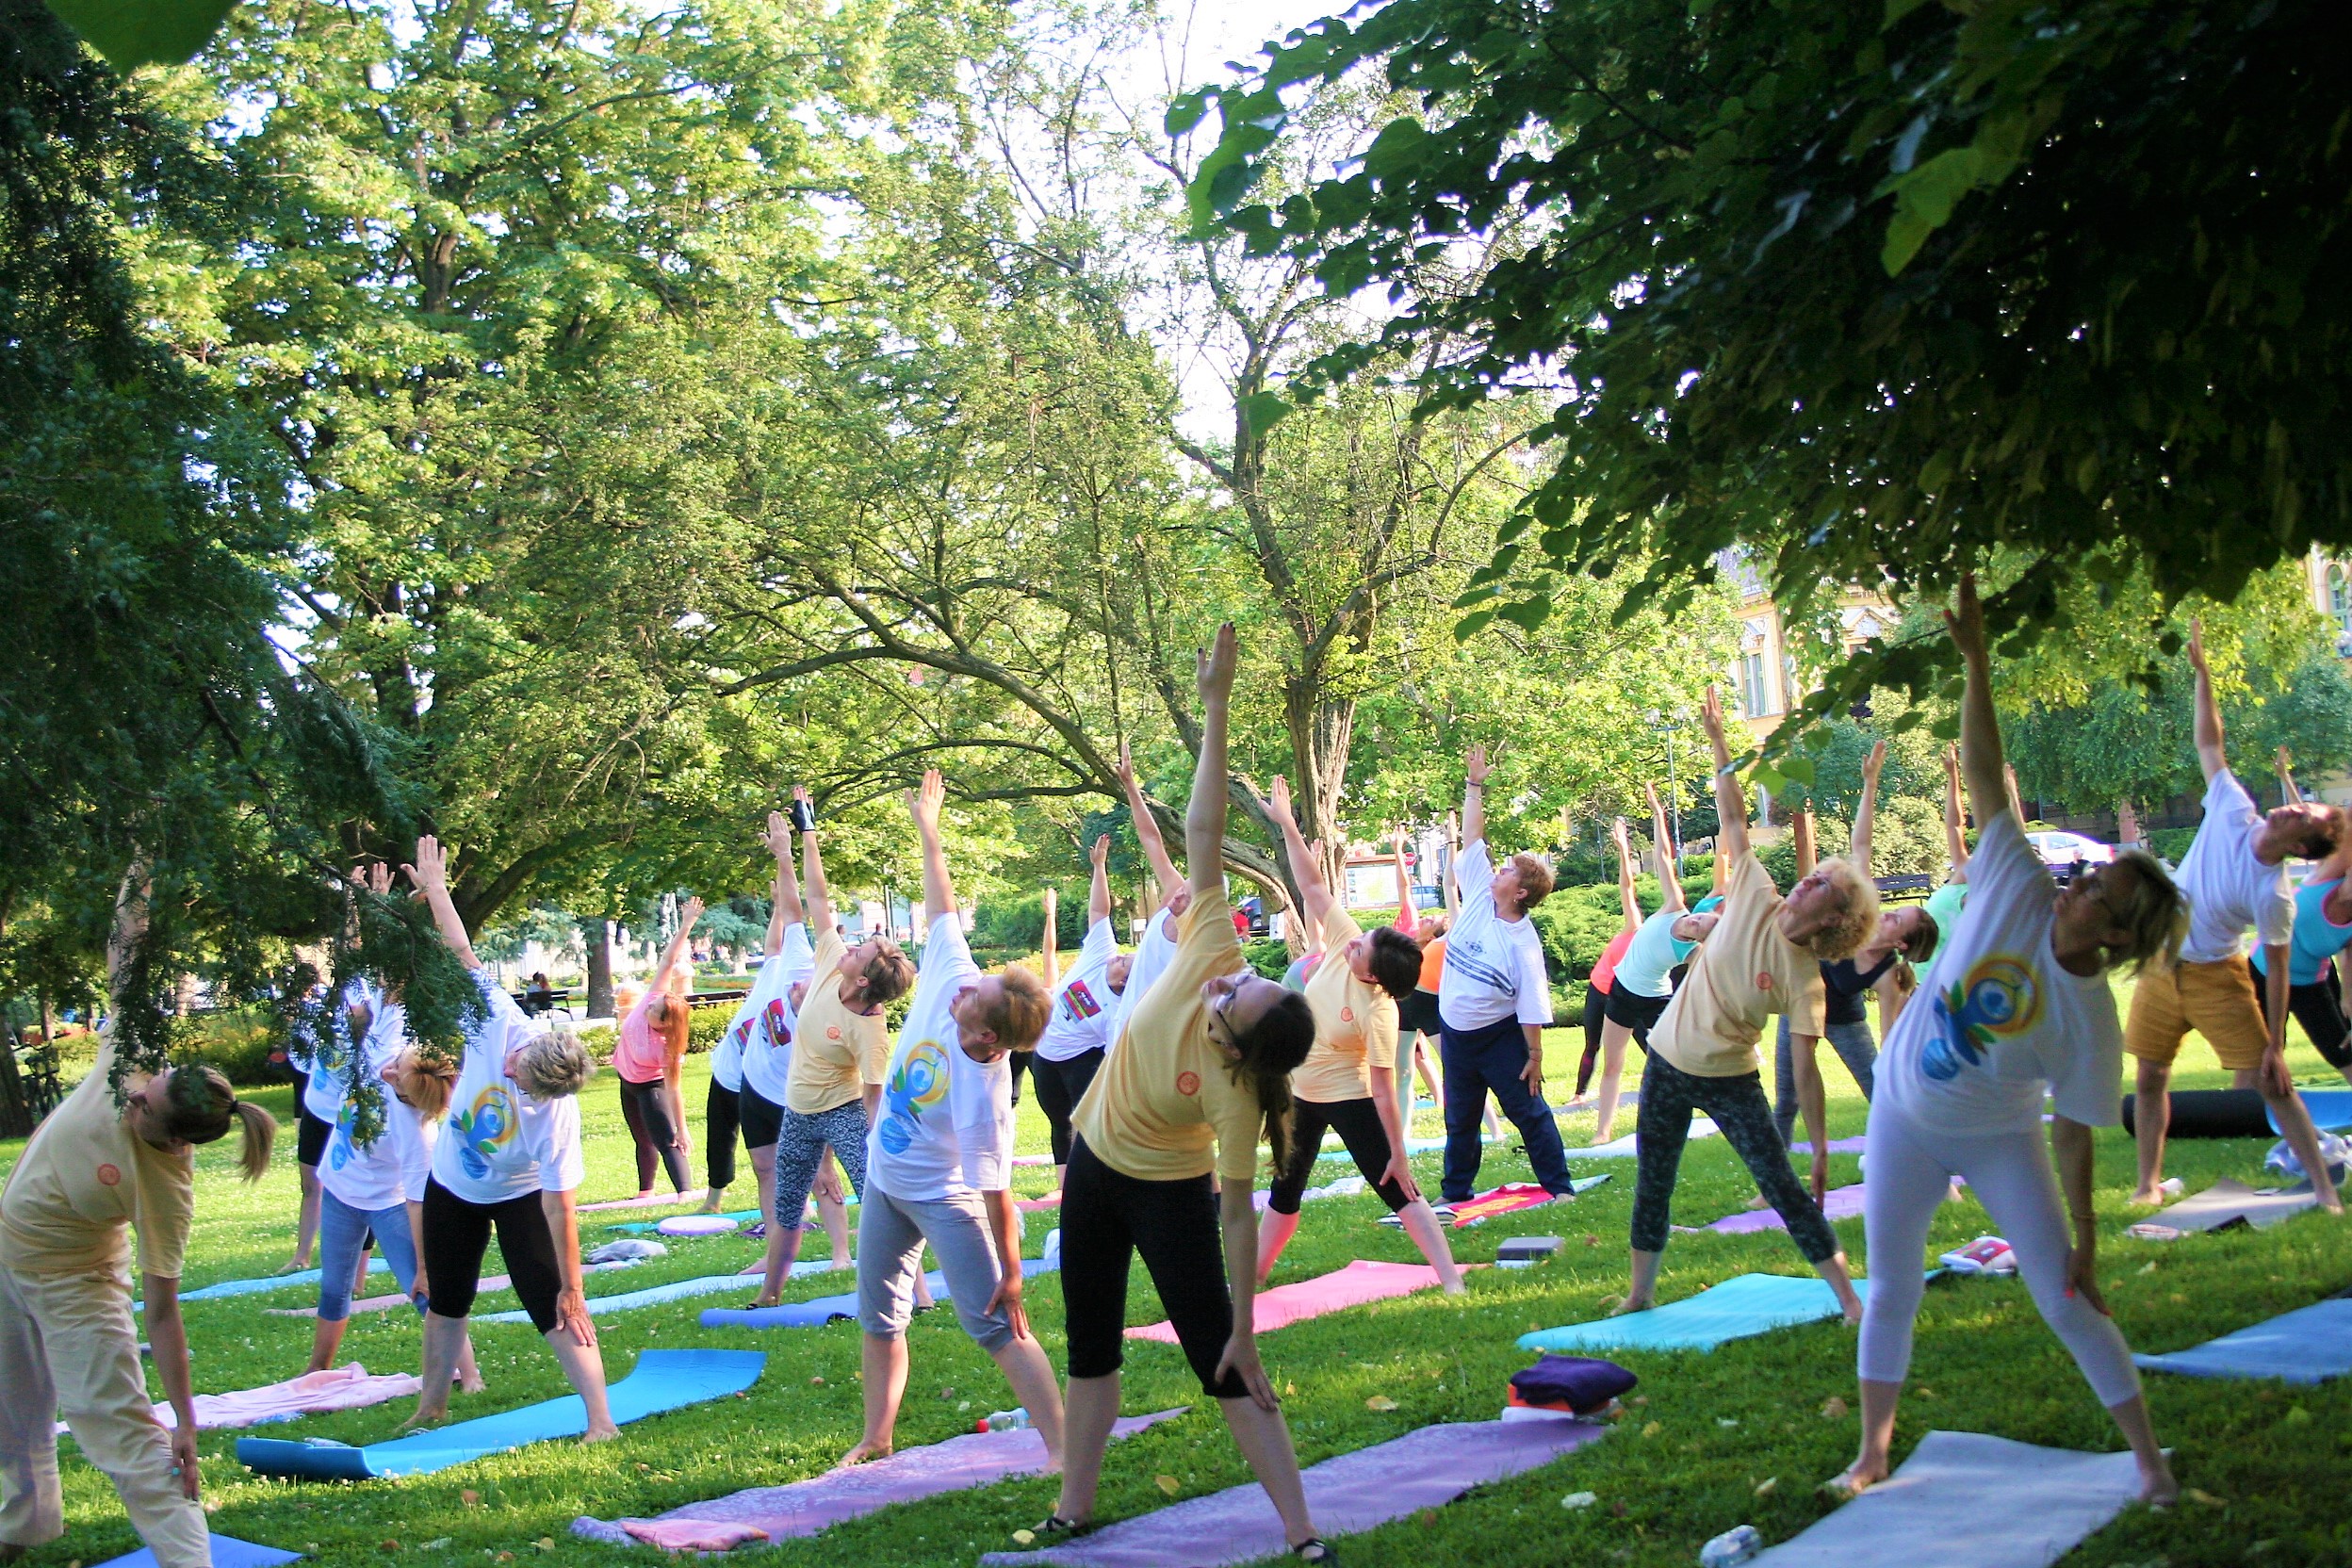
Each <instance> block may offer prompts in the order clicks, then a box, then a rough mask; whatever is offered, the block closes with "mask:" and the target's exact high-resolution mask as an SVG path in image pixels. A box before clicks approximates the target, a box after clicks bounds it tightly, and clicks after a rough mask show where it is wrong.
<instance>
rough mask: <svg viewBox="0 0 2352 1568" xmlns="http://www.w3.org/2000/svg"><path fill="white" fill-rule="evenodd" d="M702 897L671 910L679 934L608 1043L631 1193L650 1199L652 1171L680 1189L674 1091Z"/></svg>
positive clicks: (682, 1176)
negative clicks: (628, 1149) (632, 1159)
mask: <svg viewBox="0 0 2352 1568" xmlns="http://www.w3.org/2000/svg"><path fill="white" fill-rule="evenodd" d="M701 918H702V900H700V899H698V898H690V899H688V900H687V901H686V902H685V904H684V905H682V906H681V907H679V909H678V931H677V933H676V934H675V935H673V936H672V937H671V938H670V945H669V946H668V947H667V948H666V949H664V950H663V952H662V961H661V962H660V963H659V964H657V965H655V966H654V971H653V977H652V978H651V979H650V980H648V981H646V982H645V995H643V996H641V997H639V998H638V999H637V1005H635V1006H634V1007H631V1008H630V1009H629V1016H628V1017H627V1018H625V1019H623V1020H621V1028H620V1037H619V1038H618V1040H617V1041H616V1042H615V1043H614V1045H613V1077H614V1078H615V1079H616V1080H618V1081H619V1083H620V1086H621V1120H622V1121H623V1122H624V1123H625V1124H627V1126H628V1128H629V1139H630V1141H631V1142H633V1143H634V1144H635V1145H636V1146H637V1196H638V1197H640V1198H650V1197H652V1196H653V1178H654V1172H655V1171H656V1170H657V1169H661V1170H665V1171H667V1173H668V1175H669V1178H670V1190H671V1191H673V1192H679V1193H682V1192H684V1191H685V1190H686V1184H687V1182H688V1181H689V1180H690V1178H689V1176H688V1175H687V1170H688V1167H687V1164H686V1154H687V1142H688V1139H687V1133H686V1105H685V1102H684V1100H683V1099H682V1098H681V1097H680V1095H679V1093H678V1080H679V1078H680V1076H681V1074H682V1073H683V1071H684V1069H685V1063H686V1037H687V1033H688V1030H689V1028H690V1027H691V1024H690V1021H689V1019H688V1016H687V1006H686V989H687V980H688V975H689V973H690V972H691V971H692V966H691V965H690V964H689V963H688V956H689V949H690V945H691V941H692V937H693V933H694V922H696V921H698V920H700V919H701Z"/></svg>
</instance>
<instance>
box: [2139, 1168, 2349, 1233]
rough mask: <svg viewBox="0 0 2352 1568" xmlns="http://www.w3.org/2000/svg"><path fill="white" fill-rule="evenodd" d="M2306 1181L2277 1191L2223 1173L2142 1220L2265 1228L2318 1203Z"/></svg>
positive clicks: (2181, 1227) (2195, 1227)
mask: <svg viewBox="0 0 2352 1568" xmlns="http://www.w3.org/2000/svg"><path fill="white" fill-rule="evenodd" d="M2318 1201H2319V1199H2318V1196H2317V1195H2316V1194H2314V1193H2313V1192H2312V1191H2311V1185H2310V1184H2309V1183H2303V1182H2298V1183H2296V1184H2295V1185H2294V1186H2292V1187H2288V1188H2285V1189H2283V1190H2281V1191H2276V1192H2257V1191H2256V1190H2255V1189H2254V1188H2252V1187H2249V1186H2247V1185H2246V1184H2245V1183H2244V1182H2241V1181H2237V1180H2235V1179H2234V1178H2232V1177H2228V1176H2225V1177H2223V1178H2222V1179H2221V1180H2220V1181H2218V1182H2215V1183H2214V1184H2213V1185H2212V1186H2210V1187H2207V1188H2206V1189H2205V1190H2204V1191H2203V1192H2200V1193H2198V1194H2197V1196H2196V1197H2194V1198H2183V1199H2182V1200H2181V1201H2180V1202H2178V1203H2175V1204H2173V1205H2172V1206H2171V1207H2170V1208H2166V1209H2160V1210H2158V1211H2157V1212H2156V1213H2155V1214H2154V1215H2152V1216H2150V1217H2148V1219H2147V1220H2145V1221H2143V1222H2142V1223H2144V1224H2151V1225H2164V1226H2169V1227H2171V1228H2172V1229H2173V1230H2176V1231H2180V1232H2184V1233H2185V1232H2189V1231H2234V1230H2236V1229H2237V1228H2238V1227H2240V1226H2242V1225H2250V1226H2252V1227H2253V1228H2254V1229H2256V1230H2258V1231H2261V1230H2267V1229H2268V1228H2269V1227H2271V1226H2273V1225H2276V1224H2278V1222H2279V1221H2280V1220H2282V1219H2284V1218H2286V1217H2288V1216H2290V1215H2295V1214H2300V1213H2301V1212H2302V1211H2303V1210H2305V1209H2308V1208H2311V1207H2312V1206H2313V1205H2315V1204H2316V1203H2318Z"/></svg>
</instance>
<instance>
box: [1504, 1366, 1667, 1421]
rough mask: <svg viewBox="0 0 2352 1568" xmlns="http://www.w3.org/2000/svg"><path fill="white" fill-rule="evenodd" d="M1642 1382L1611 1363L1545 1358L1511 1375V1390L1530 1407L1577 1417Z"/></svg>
mask: <svg viewBox="0 0 2352 1568" xmlns="http://www.w3.org/2000/svg"><path fill="white" fill-rule="evenodd" d="M1640 1381H1641V1379H1639V1378H1637V1377H1635V1376H1634V1375H1633V1374H1632V1373H1630V1372H1628V1371H1626V1370H1625V1368H1624V1367H1622V1366H1620V1365H1618V1364H1616V1363H1615V1362H1613V1361H1596V1360H1594V1359H1593V1358H1592V1357H1590V1356H1545V1357H1544V1359H1543V1360H1542V1361H1539V1362H1537V1363H1536V1364H1534V1365H1533V1366H1529V1367H1525V1368H1523V1369H1521V1370H1520V1371H1517V1372H1514V1373H1512V1374H1511V1387H1512V1388H1514V1389H1516V1390H1517V1391H1518V1393H1519V1397H1520V1398H1521V1399H1523V1400H1525V1401H1526V1402H1527V1403H1528V1404H1530V1405H1560V1404H1564V1405H1566V1406H1567V1407H1568V1408H1569V1409H1570V1410H1572V1411H1575V1412H1576V1413H1577V1414H1578V1415H1583V1414H1585V1413H1588V1412H1591V1411H1596V1410H1599V1409H1600V1408H1601V1407H1602V1406H1604V1405H1606V1404H1608V1403H1609V1401H1610V1400H1611V1399H1614V1398H1616V1397H1619V1396H1620V1395H1623V1394H1625V1393H1626V1392H1627V1391H1629V1390H1630V1389H1631V1388H1632V1387H1633V1385H1634V1384H1635V1383H1637V1382H1640Z"/></svg>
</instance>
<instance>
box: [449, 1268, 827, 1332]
mask: <svg viewBox="0 0 2352 1568" xmlns="http://www.w3.org/2000/svg"><path fill="white" fill-rule="evenodd" d="M832 1266H833V1261H832V1260H831V1259H830V1258H808V1259H804V1260H801V1261H799V1262H796V1263H794V1264H793V1265H792V1278H794V1279H796V1280H797V1279H804V1278H806V1277H807V1276H809V1275H810V1274H823V1273H825V1271H826V1270H827V1269H830V1268H831V1267H832ZM756 1284H757V1282H756V1281H754V1280H752V1279H749V1278H747V1277H746V1276H744V1275H742V1274H705V1275H703V1276H702V1277H701V1278H700V1279H695V1280H672V1281H671V1282H669V1283H668V1284H665V1285H647V1286H646V1287H645V1289H643V1290H629V1291H622V1292H620V1293H618V1294H616V1295H613V1296H591V1297H590V1298H588V1315H589V1316H591V1317H602V1316H604V1315H606V1314H607V1313H615V1312H632V1311H634V1310H636V1309H637V1308H639V1307H658V1306H661V1305H662V1304H663V1303H664V1302H668V1301H683V1300H685V1299H687V1298H688V1297H692V1296H711V1295H714V1294H716V1293H717V1292H719V1291H722V1290H749V1289H752V1288H754V1286H755V1285H756ZM474 1321H475V1322H477V1323H528V1322H530V1321H531V1314H530V1313H528V1312H494V1313H488V1314H484V1315H478V1316H477V1317H475V1319H474Z"/></svg>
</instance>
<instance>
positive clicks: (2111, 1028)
mask: <svg viewBox="0 0 2352 1568" xmlns="http://www.w3.org/2000/svg"><path fill="white" fill-rule="evenodd" d="M1945 619H1946V621H1947V623H1948V624H1949V625H1950V627H1951V629H1952V641H1953V642H1954V643H1955V644H1956V645H1958V646H1959V649H1960V654H1961V657H1962V659H1963V660H1964V661H1965V662H1966V663H1967V666H1968V687H1967V691H1966V693H1965V694H1964V695H1963V696H1962V698H1961V704H1960V756H1961V762H1962V766H1963V767H1964V768H1965V769H1966V771H1967V775H1968V796H1969V799H1970V802H1971V804H1973V805H1974V807H1975V808H1976V818H1977V822H1978V824H1979V825H1980V829H1981V831H1980V833H1979V836H1978V839H1977V844H1976V855H1975V858H1973V859H1972V860H1970V862H1969V864H1968V890H1969V891H1968V908H1967V910H1966V911H1965V912H1964V913H1963V914H1962V915H1961V917H1960V921H1959V923H1958V926H1957V927H1956V928H1955V929H1954V930H1953V931H1952V933H1951V935H1950V936H1949V937H1948V938H1947V939H1946V940H1945V942H1944V948H1943V952H1942V953H1940V954H1939V955H1938V956H1936V962H1935V964H1934V965H1933V966H1932V967H1931V968H1930V969H1929V970H1928V972H1927V977H1926V979H1925V980H1924V981H1923V982H1922V984H1921V988H1920V994H1919V998H1918V999H1917V1000H1915V1001H1914V1002H1913V1003H1912V1004H1911V1005H1909V1006H1908V1007H1906V1008H1904V1009H1903V1016H1902V1018H1900V1019H1899V1020H1897V1021H1896V1022H1895V1024H1894V1025H1893V1027H1891V1028H1890V1029H1888V1030H1887V1048H1886V1051H1885V1053H1884V1054H1882V1055H1881V1056H1880V1058H1879V1063H1878V1068H1879V1071H1878V1098H1877V1100H1876V1101H1875V1102H1874V1103H1872V1105H1871V1107H1870V1148H1869V1154H1868V1158H1869V1163H1870V1187H1869V1191H1868V1195H1867V1196H1866V1197H1865V1199H1864V1201H1863V1204H1864V1206H1863V1224H1864V1227H1865V1231H1866V1233H1867V1234H1868V1236H1869V1238H1870V1260H1871V1262H1872V1263H1873V1264H1881V1263H1883V1264H1884V1265H1885V1266H1883V1267H1876V1268H1874V1269H1873V1270H1872V1273H1871V1280H1870V1304H1869V1306H1868V1307H1867V1308H1866V1309H1865V1311H1864V1313H1863V1317H1862V1336H1861V1345H1860V1348H1859V1350H1858V1353H1857V1356H1856V1363H1857V1366H1858V1369H1859V1371H1860V1375H1861V1383H1862V1447H1861V1452H1860V1454H1859V1455H1858V1456H1857V1457H1856V1458H1855V1460H1854V1464H1853V1466H1852V1467H1851V1468H1849V1469H1848V1470H1847V1471H1846V1473H1845V1474H1844V1476H1843V1477H1841V1478H1840V1484H1841V1485H1842V1486H1843V1487H1844V1488H1845V1489H1847V1490H1849V1491H1860V1490H1862V1489H1864V1488H1866V1487H1868V1486H1870V1485H1871V1484H1873V1483H1875V1482H1877V1481H1878V1480H1880V1479H1882V1478H1885V1476H1886V1475H1887V1462H1888V1457H1887V1446H1888V1444H1889V1442H1890V1441H1891V1440H1892V1438H1893V1434H1894V1427H1895V1408H1896V1402H1897V1400H1898V1399H1899V1398H1900V1397H1901V1395H1902V1393H1903V1379H1904V1378H1905V1377H1906V1376H1907V1375H1908V1373H1909V1370H1910V1364H1911V1342H1912V1326H1913V1322H1914V1320H1915V1319H1916V1317H1917V1316H1918V1315H1919V1300H1920V1297H1921V1280H1920V1274H1919V1256H1920V1253H1921V1251H1922V1250H1924V1249H1925V1247H1926V1246H1927V1235H1928V1230H1929V1227H1930V1226H1931V1225H1933V1224H1934V1222H1935V1217H1936V1208H1937V1206H1938V1205H1939V1204H1941V1203H1942V1202H1943V1201H1944V1199H1945V1196H1946V1194H1947V1192H1948V1191H1949V1184H1950V1182H1951V1179H1952V1177H1954V1176H1959V1177H1965V1178H1966V1179H1967V1181H1968V1191H1969V1192H1970V1193H1972V1194H1974V1195H1975V1197H1976V1198H1977V1200H1978V1201H1980V1202H1982V1203H1983V1204H1984V1205H1985V1212H1986V1213H1987V1214H1989V1215H1990V1216H1991V1217H1992V1220H1993V1223H1994V1224H1995V1225H1997V1226H1998V1227H2000V1231H2001V1236H2002V1237H2003V1238H2004V1239H2006V1240H2007V1241H2008V1243H2009V1245H2010V1247H2011V1249H2012V1250H2015V1252H2016V1253H2017V1272H2018V1274H2019V1275H2020V1276H2021V1277H2022V1278H2023V1279H2024V1281H2025V1285H2026V1289H2027V1290H2028V1291H2029V1292H2031V1293H2032V1295H2033V1298H2034V1306H2035V1307H2036V1308H2038V1309H2039V1310H2040V1312H2041V1315H2042V1318H2043V1321H2045V1322H2047V1323H2048V1324H2049V1325H2050V1329H2051V1330H2052V1331H2054V1332H2055V1333H2056V1334H2057V1335H2058V1337H2059V1339H2060V1340H2061V1341H2062V1342H2064V1344H2065V1345H2066V1349H2067V1350H2068V1352H2070V1353H2071V1354H2072V1355H2073V1357H2074V1360H2075V1364H2076V1365H2077V1366H2079V1367H2081V1368H2082V1376H2083V1377H2084V1379H2085V1380H2088V1381H2089V1383H2090V1385H2091V1390H2092V1392H2093V1393H2094V1394H2096V1395H2097V1396H2098V1398H2099V1403H2100V1404H2102V1405H2104V1406H2106V1407H2107V1410H2108V1412H2109V1413H2111V1414H2112V1415H2114V1417H2115V1425H2116V1426H2117V1427H2119V1428H2121V1429H2122V1431H2123V1435H2124V1437H2125V1438H2126V1440H2128V1441H2129V1442H2130V1444H2131V1452H2132V1455H2133V1457H2135V1458H2136V1459H2137V1460H2138V1461H2139V1466H2140V1495H2141V1496H2142V1498H2144V1499H2145V1500H2147V1501H2148V1502H2151V1503H2168V1502H2170V1501H2172V1500H2173V1498H2174V1497H2175V1496H2176V1495H2178V1493H2179V1491H2180V1488H2179V1487H2178V1486H2177V1485H2176V1484H2175V1483H2174V1481H2173V1478H2172V1469H2171V1466H2170V1464H2169V1463H2168V1462H2166V1461H2165V1458H2164V1450H2163V1449H2162V1448H2160V1447H2159V1446H2157V1443H2156V1436H2155V1433H2154V1431H2153V1429H2151V1428H2150V1426H2149V1424H2148V1403H2147V1401H2146V1400H2145V1399H2144V1398H2142V1397H2141V1395H2140V1380H2139V1372H2138V1370H2137V1369H2136V1368H2135V1367H2133V1365H2132V1364H2131V1348H2130V1347H2129V1346H2127V1345H2126V1344H2125V1343H2124V1339H2123V1335H2122V1333H2121V1332H2120V1331H2117V1329H2116V1328H2115V1320H2114V1319H2113V1318H2112V1317H2110V1316H2109V1315H2108V1313H2107V1307H2106V1303H2105V1302H2104V1301H2103V1300H2102V1299H2100V1296H2099V1267H2098V1244H2099V1224H2098V1219H2097V1217H2096V1216H2095V1215H2094V1214H2093V1213H2092V1209H2091V1191H2092V1171H2091V1154H2092V1150H2091V1130H2092V1129H2093V1128H2095V1127H2107V1126H2113V1125H2114V1124H2115V1122H2116V1121H2118V1120H2119V1119H2120V1112H2119V1109H2118V1106H2117V1104H2116V1093H2115V1090H2116V1086H2117V1080H2118V1079H2119V1078H2120V1077H2121V1075H2122V1071H2123V1050H2124V1045H2123V1032H2122V1030H2121V1029H2120V1028H2119V1027H2118V1026H2117V1023H2116V1020H2115V993H2114V992H2113V991H2112V990H2110V989H2109V988H2108V982H2107V973H2108V971H2109V970H2110V969H2111V968H2112V967H2114V966H2115V965H2117V964H2124V965H2133V966H2138V965H2148V964H2158V963H2163V962H2164V961H2165V960H2166V959H2167V958H2168V957H2169V956H2170V954H2171V950H2172V947H2173V945H2174V944H2175V943H2176V942H2178V941H2179V940H2180V930H2181V927H2182V925H2183V923H2184V921H2185V913H2184V910H2183V908H2182V901H2181V897H2180V891H2179V890H2177V889H2175V888H2174V886H2173V884H2172V880H2171V878H2170V877H2168V876H2166V875H2165V874H2164V867H2163V866H2162V865H2161V864H2160V863H2159V862H2158V861H2157V860H2156V859H2155V858H2154V857H2152V856H2150V855H2148V854H2146V853H2145V852H2141V851H2136V850H2135V851H2128V852H2126V853H2124V854H2122V855H2119V856H2117V857H2116V858H2115V861H2114V862H2113V863H2112V864H2109V865H2103V866H2085V867H2083V868H2082V869H2081V870H2080V871H2078V872H2077V873H2076V874H2075V875H2074V877H2073V879H2072V880H2071V881H2069V882H2068V883H2067V884H2066V887H2065V888H2064V889H2063V890H2062V889H2060V888H2059V887H2058V886H2057V885H2056V884H2055V883H2054V882H2052V881H2051V880H2050V873H2049V871H2048V870H2047V869H2045V868H2044V866H2043V865H2042V863H2041V860H2040V858H2038V857H2037V856H2036V855H2035V854H2034V849H2033V846H2032V845H2031V844H2029V843H2028V842H2027V841H2026V839H2025V834H2024V831H2023V829H2022V828H2021V826H2020V825H2019V824H2018V822H2017V813H2016V812H2015V811H2014V810H2013V809H2011V807H2010V803H2009V799H2008V795H2007V792H2006V791H2005V790H2004V789H2003V787H2002V778H2001V724H2000V720H1999V719H1998V718H1997V717H1996V716H1995V715H1994V712H1993V693H1992V667H1991V660H1990V658H1989V656H1988V655H1987V654H1986V652H1985V618H1984V611H1983V608H1982V607H1981V606H1980V605H1979V604H1978V602H1977V596H1976V580H1975V579H1974V577H1973V576H1972V575H1968V576H1963V577H1962V578H1961V580H1960V590H1959V594H1958V596H1957V600H1956V604H1955V608H1954V609H1953V610H1952V612H1951V613H1949V614H1947V616H1946V617H1945ZM2045 1095H2047V1096H2048V1097H2049V1100H2050V1105H2051V1108H2052V1110H2053V1111H2054V1112H2055V1113H2056V1114H2055V1116H2054V1117H2053V1118H2052V1119H2051V1121H2050V1135H2049V1136H2048V1137H2047V1138H2045V1137H2044V1135H2043V1133H2042V1103H2043V1099H2044V1097H2045ZM2053 1150H2054V1151H2055V1153H2056V1157H2057V1170H2056V1172H2055V1173H2054V1174H2053V1172H2052V1170H2051V1166H2050V1161H2051V1154H2052V1151H2053ZM2062 1189H2063V1203H2062V1199H2061V1193H2062ZM2069 1216H2071V1218H2072V1225H2071V1230H2069V1226H2068V1217H2069Z"/></svg>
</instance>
